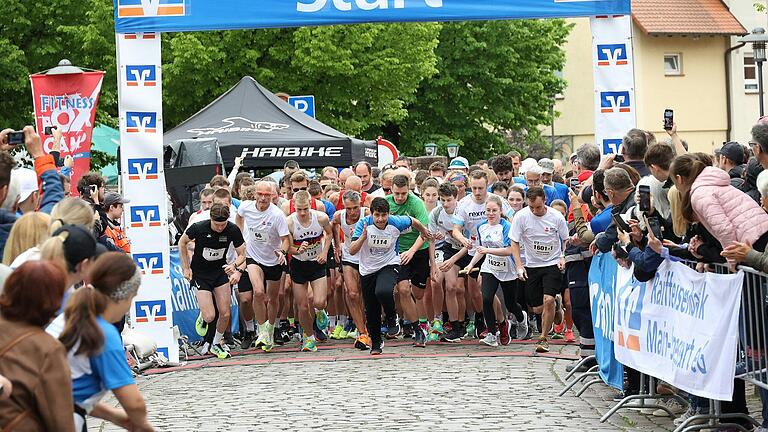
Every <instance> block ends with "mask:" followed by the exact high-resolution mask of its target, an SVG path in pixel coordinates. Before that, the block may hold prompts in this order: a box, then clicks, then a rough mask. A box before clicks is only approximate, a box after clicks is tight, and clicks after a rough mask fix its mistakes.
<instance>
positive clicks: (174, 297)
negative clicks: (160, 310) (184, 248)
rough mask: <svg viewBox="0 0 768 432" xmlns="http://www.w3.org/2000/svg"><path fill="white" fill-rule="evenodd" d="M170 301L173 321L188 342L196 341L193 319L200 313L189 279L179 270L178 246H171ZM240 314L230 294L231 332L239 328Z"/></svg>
mask: <svg viewBox="0 0 768 432" xmlns="http://www.w3.org/2000/svg"><path fill="white" fill-rule="evenodd" d="M170 256H171V263H170V264H171V268H170V270H171V284H172V287H171V291H172V294H171V303H172V304H173V322H174V324H176V325H177V326H179V331H180V332H181V334H182V335H186V336H187V337H188V338H189V341H190V342H196V341H199V340H200V339H202V338H201V337H200V336H199V335H198V334H197V331H196V330H195V321H196V320H197V316H198V314H199V313H200V307H199V306H198V304H197V298H196V297H195V291H194V290H193V289H192V287H191V286H189V281H188V280H186V279H184V272H183V271H182V270H181V260H180V259H179V248H178V247H172V248H171V255H170ZM239 317H240V315H239V309H238V304H237V297H236V296H234V295H233V296H232V326H231V327H230V328H231V330H232V331H233V332H237V331H238V329H239V328H240V325H239V324H240V318H239Z"/></svg>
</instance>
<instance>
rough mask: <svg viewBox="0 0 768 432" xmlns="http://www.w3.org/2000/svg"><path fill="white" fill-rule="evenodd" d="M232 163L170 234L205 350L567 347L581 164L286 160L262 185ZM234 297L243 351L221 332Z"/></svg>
mask: <svg viewBox="0 0 768 432" xmlns="http://www.w3.org/2000/svg"><path fill="white" fill-rule="evenodd" d="M590 150H594V151H593V152H592V153H590V152H587V154H588V156H590V157H592V160H593V161H597V162H599V159H600V153H599V150H598V149H597V148H596V147H594V149H592V148H590ZM240 162H241V161H239V160H238V161H236V166H235V170H233V172H232V174H231V175H230V177H229V178H228V179H227V178H225V177H223V176H216V177H214V178H213V179H211V182H210V184H209V185H208V187H206V188H205V189H203V190H202V191H201V192H200V206H201V207H200V209H199V211H197V212H196V213H195V214H193V215H192V217H191V218H190V223H189V225H188V227H187V229H186V231H185V232H184V234H183V235H182V236H181V239H180V241H179V247H180V250H181V251H186V253H181V264H182V268H183V271H184V276H185V278H187V279H189V280H190V282H191V284H192V285H193V286H194V287H195V288H196V291H197V297H198V302H199V305H200V315H199V317H198V319H197V322H196V330H197V332H198V333H199V334H200V336H203V337H205V345H204V350H205V351H207V352H209V353H211V354H213V355H215V356H217V357H219V358H227V357H229V356H230V353H229V351H230V349H231V347H230V345H236V344H237V343H238V342H239V344H240V348H242V349H249V348H252V347H253V346H255V347H256V348H261V349H263V350H264V351H270V350H272V349H273V347H275V346H276V345H284V344H287V343H291V342H292V341H296V342H298V344H299V346H300V349H301V350H302V351H316V350H317V343H318V342H323V341H326V340H327V339H329V338H330V339H350V342H352V341H354V346H355V347H356V348H358V349H360V350H370V352H371V354H373V355H376V354H381V352H382V348H383V346H384V341H385V340H390V339H396V338H412V339H413V344H414V345H415V346H417V347H424V346H426V345H427V344H429V343H437V342H438V341H440V342H446V343H457V342H460V341H462V340H463V339H477V340H478V341H479V342H480V343H483V344H486V345H489V346H493V347H496V346H498V345H507V344H509V343H510V341H511V340H513V339H531V338H532V337H535V338H536V345H535V351H536V352H540V353H543V352H548V351H549V340H550V339H565V340H566V341H567V342H574V341H575V337H574V334H573V322H572V319H571V318H570V313H569V311H568V307H567V305H568V304H569V301H568V295H567V293H566V290H565V288H566V286H567V284H566V283H565V282H564V281H565V280H566V279H565V277H564V272H565V263H566V255H565V252H566V247H567V246H568V243H567V240H568V238H569V228H568V224H567V222H566V216H567V214H568V206H569V201H570V196H569V194H572V193H575V192H576V191H577V189H576V188H575V187H574V188H573V189H569V187H568V186H566V185H565V183H564V182H565V181H566V178H577V177H578V175H579V174H580V173H581V172H586V171H589V167H585V168H581V167H580V166H579V164H578V162H576V161H575V159H574V164H573V168H575V169H571V170H569V172H567V173H564V172H563V169H564V167H563V165H562V163H560V161H553V160H550V159H542V160H539V161H536V160H533V159H527V160H525V161H522V163H521V158H520V155H519V154H518V153H517V152H511V153H509V154H504V155H500V156H496V157H494V158H492V159H491V160H490V161H478V162H477V163H476V164H474V165H470V164H469V163H468V161H467V160H466V159H465V158H463V157H457V158H454V159H453V160H451V161H450V163H449V164H448V166H446V165H445V164H444V163H442V162H435V163H433V164H432V165H431V166H430V167H429V169H428V170H412V169H411V168H410V166H409V163H408V160H407V159H406V158H400V159H398V160H397V161H396V162H395V163H394V164H392V165H390V166H386V167H384V168H383V169H381V170H379V169H376V168H372V167H371V166H370V165H369V164H368V163H366V162H360V163H358V164H357V165H355V166H353V167H350V168H344V169H338V168H336V167H326V168H324V169H322V170H319V172H317V173H312V174H310V173H309V172H307V171H305V170H303V169H302V168H300V167H299V166H298V164H297V163H295V162H294V161H289V162H288V163H286V164H285V167H284V169H283V170H282V171H281V172H277V173H274V174H273V175H270V176H267V177H263V178H254V177H253V176H252V175H251V174H250V173H248V172H239V173H238V169H239V168H240V166H239V165H240ZM588 163H589V162H588ZM592 169H594V168H592ZM590 172H591V171H590ZM232 289H236V290H237V292H238V293H239V302H240V308H239V310H240V315H241V316H240V320H241V322H242V325H243V330H242V331H241V332H240V333H239V335H238V336H239V340H238V341H237V342H235V341H234V339H233V338H232V337H231V336H230V337H227V336H229V335H228V334H227V329H228V327H229V324H230V321H231V317H230V308H229V298H230V294H231V292H232Z"/></svg>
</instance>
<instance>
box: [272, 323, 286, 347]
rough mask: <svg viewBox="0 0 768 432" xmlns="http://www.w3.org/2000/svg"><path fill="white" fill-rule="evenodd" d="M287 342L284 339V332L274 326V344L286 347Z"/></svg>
mask: <svg viewBox="0 0 768 432" xmlns="http://www.w3.org/2000/svg"><path fill="white" fill-rule="evenodd" d="M285 342H286V340H285V339H283V334H282V331H280V328H279V327H276V326H272V343H275V344H278V345H280V346H283V345H285Z"/></svg>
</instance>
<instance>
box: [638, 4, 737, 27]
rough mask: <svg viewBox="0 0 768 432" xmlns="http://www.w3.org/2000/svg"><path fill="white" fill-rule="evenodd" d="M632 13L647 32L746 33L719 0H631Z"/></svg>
mask: <svg viewBox="0 0 768 432" xmlns="http://www.w3.org/2000/svg"><path fill="white" fill-rule="evenodd" d="M740 1H746V0H740ZM632 17H633V18H634V20H635V23H636V24H637V25H638V26H639V27H640V29H641V30H643V32H645V33H647V34H651V35H659V34H666V35H743V34H747V33H748V32H747V30H746V29H745V28H744V26H742V25H741V23H739V21H738V20H737V19H736V17H734V16H733V14H732V13H731V11H730V10H729V9H728V6H726V5H725V3H723V2H722V1H721V0H632Z"/></svg>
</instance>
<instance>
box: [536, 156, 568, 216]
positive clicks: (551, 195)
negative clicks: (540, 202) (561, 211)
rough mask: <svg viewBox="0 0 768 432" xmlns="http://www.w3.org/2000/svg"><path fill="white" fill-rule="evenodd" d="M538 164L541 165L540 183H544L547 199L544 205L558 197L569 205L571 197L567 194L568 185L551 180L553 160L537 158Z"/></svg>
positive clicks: (553, 170) (553, 168)
mask: <svg viewBox="0 0 768 432" xmlns="http://www.w3.org/2000/svg"><path fill="white" fill-rule="evenodd" d="M539 166H540V167H541V170H542V173H541V183H542V185H544V192H546V195H547V200H546V205H550V204H551V203H552V201H554V200H557V199H560V200H563V201H565V205H566V206H569V207H570V205H571V199H570V196H569V194H568V186H566V185H564V184H562V183H555V182H553V181H552V177H553V175H554V173H555V162H554V161H553V160H552V159H547V158H543V159H539Z"/></svg>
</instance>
